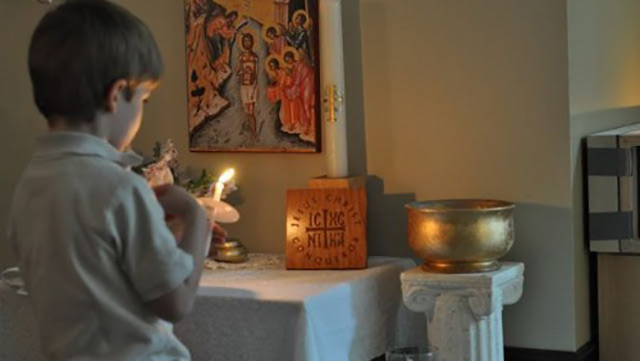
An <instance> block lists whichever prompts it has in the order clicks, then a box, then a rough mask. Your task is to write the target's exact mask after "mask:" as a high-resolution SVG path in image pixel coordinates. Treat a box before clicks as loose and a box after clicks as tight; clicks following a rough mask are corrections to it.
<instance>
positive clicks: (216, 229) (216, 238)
mask: <svg viewBox="0 0 640 361" xmlns="http://www.w3.org/2000/svg"><path fill="white" fill-rule="evenodd" d="M226 237H227V231H226V230H225V229H224V228H222V227H220V225H219V224H218V223H215V222H214V223H213V232H212V234H211V241H212V242H213V243H224V242H225V241H226Z"/></svg>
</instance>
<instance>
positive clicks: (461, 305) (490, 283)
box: [400, 262, 524, 361]
mask: <svg viewBox="0 0 640 361" xmlns="http://www.w3.org/2000/svg"><path fill="white" fill-rule="evenodd" d="M523 273H524V264H522V263H508V262H503V263H502V266H501V267H500V269H499V270H497V271H493V272H486V273H467V274H439V273H429V272H426V271H424V270H423V269H422V268H421V267H416V268H413V269H411V270H408V271H405V272H403V273H402V274H401V275H400V279H401V281H402V295H403V298H404V303H405V304H406V305H407V307H408V308H409V309H410V310H412V311H414V312H424V313H425V314H426V316H427V337H428V338H429V345H430V346H431V347H434V348H435V349H437V351H438V353H439V356H440V358H439V359H438V361H503V360H504V350H503V348H504V344H503V340H502V306H503V305H511V304H514V303H516V302H518V300H519V299H520V296H521V295H522V283H523V281H524V276H523Z"/></svg>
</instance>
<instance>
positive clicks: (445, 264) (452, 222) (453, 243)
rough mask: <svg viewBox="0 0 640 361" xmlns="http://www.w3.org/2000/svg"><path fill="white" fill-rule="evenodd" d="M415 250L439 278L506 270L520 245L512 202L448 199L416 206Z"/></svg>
mask: <svg viewBox="0 0 640 361" xmlns="http://www.w3.org/2000/svg"><path fill="white" fill-rule="evenodd" d="M406 208H407V211H408V214H409V246H410V247H411V249H412V250H413V251H414V252H415V253H416V254H417V255H418V256H419V257H420V258H422V259H423V260H424V264H423V265H422V267H423V269H425V270H427V271H429V272H437V273H474V272H489V271H494V270H496V269H498V268H499V267H500V264H499V263H498V258H500V257H502V256H504V255H505V254H506V253H507V252H508V251H509V249H511V246H512V245H513V240H514V235H513V234H514V231H513V208H514V204H513V203H511V202H505V201H499V200H490V199H448V200H433V201H424V202H413V203H410V204H407V205H406Z"/></svg>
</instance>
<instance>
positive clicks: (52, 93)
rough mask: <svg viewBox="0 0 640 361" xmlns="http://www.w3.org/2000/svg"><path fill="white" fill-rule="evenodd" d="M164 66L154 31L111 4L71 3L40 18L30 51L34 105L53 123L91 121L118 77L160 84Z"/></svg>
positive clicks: (97, 0)
mask: <svg viewBox="0 0 640 361" xmlns="http://www.w3.org/2000/svg"><path fill="white" fill-rule="evenodd" d="M162 69H163V64H162V57H161V56H160V51H159V49H158V45H157V44H156V42H155V40H154V38H153V35H152V34H151V31H150V30H149V28H148V27H147V26H146V25H145V24H144V23H143V22H142V21H141V20H140V19H138V18H137V17H136V16H134V15H133V14H131V13H130V12H129V11H127V10H125V9H124V8H122V7H120V6H118V5H115V4H113V3H110V2H108V1H106V0H68V1H66V2H65V3H63V4H62V5H60V6H58V7H57V8H54V9H53V10H51V11H49V12H48V13H47V14H46V15H45V16H44V17H43V18H42V20H40V23H39V24H38V26H37V27H36V30H35V31H34V33H33V36H32V38H31V45H30V47H29V73H30V75H31V83H32V85H33V94H34V98H35V103H36V105H37V107H38V109H39V110H40V113H42V115H44V116H45V117H46V118H47V120H48V121H49V123H50V125H51V122H52V118H53V117H57V116H60V117H63V118H64V119H65V121H66V122H68V123H70V125H77V124H82V123H87V122H92V121H93V119H94V118H95V115H96V111H97V110H99V109H101V108H103V107H104V106H105V103H106V96H107V92H108V90H109V88H110V87H111V86H112V85H113V84H114V82H115V81H117V80H119V79H125V80H128V81H129V82H130V86H132V87H134V86H136V85H137V84H138V83H139V82H142V81H147V80H151V81H157V80H159V78H160V75H161V74H162Z"/></svg>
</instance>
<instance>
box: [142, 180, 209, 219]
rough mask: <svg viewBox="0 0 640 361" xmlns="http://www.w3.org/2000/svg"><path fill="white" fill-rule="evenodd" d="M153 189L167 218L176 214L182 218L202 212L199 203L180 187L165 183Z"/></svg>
mask: <svg viewBox="0 0 640 361" xmlns="http://www.w3.org/2000/svg"><path fill="white" fill-rule="evenodd" d="M153 191H154V192H155V194H156V197H157V198H158V202H160V205H161V206H162V208H163V209H164V212H165V214H166V215H167V217H168V218H170V217H172V216H177V217H180V218H183V219H184V218H186V217H189V216H192V215H194V214H196V213H197V212H203V210H202V207H200V204H198V202H197V201H196V200H195V199H194V198H193V197H192V196H191V195H190V194H189V193H187V191H185V190H184V189H183V188H181V187H178V186H175V185H172V184H166V185H162V186H159V187H155V188H153Z"/></svg>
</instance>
